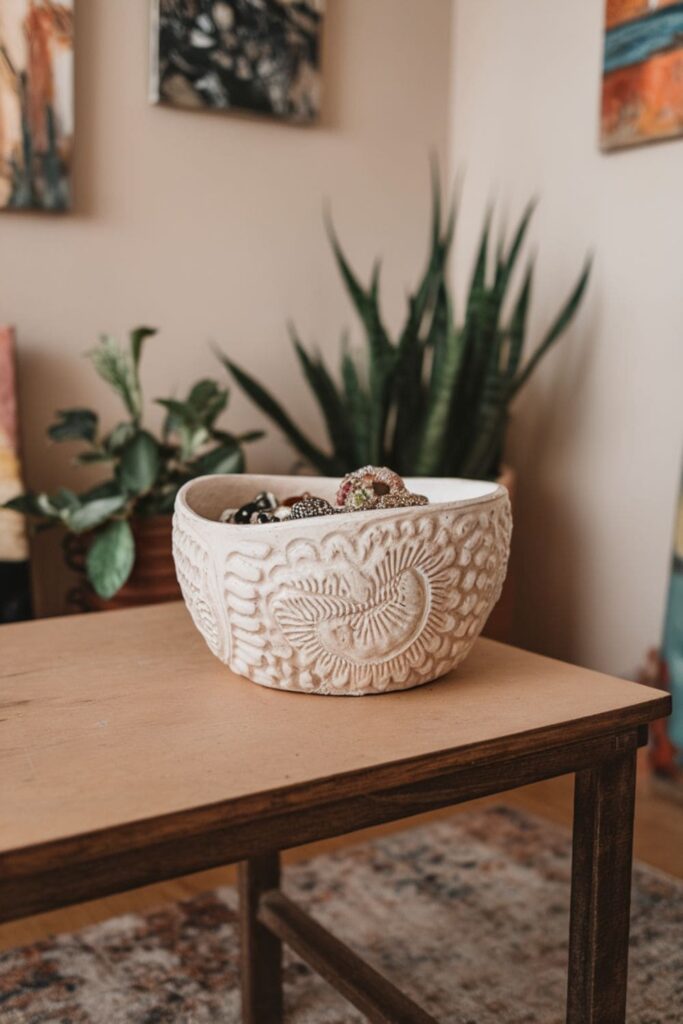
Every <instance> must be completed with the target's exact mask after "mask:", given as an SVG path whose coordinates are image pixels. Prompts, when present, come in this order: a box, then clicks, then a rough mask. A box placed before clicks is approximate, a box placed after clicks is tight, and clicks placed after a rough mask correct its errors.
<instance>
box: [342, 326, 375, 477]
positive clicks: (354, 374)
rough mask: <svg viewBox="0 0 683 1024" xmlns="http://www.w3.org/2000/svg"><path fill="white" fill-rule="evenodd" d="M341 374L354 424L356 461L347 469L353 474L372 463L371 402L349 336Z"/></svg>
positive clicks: (344, 339)
mask: <svg viewBox="0 0 683 1024" xmlns="http://www.w3.org/2000/svg"><path fill="white" fill-rule="evenodd" d="M341 374H342V380H343V382H344V396H345V399H346V403H347V405H348V408H349V415H350V417H351V422H352V424H353V440H354V459H353V463H352V464H351V465H350V466H347V467H346V471H347V472H351V471H352V470H353V469H356V468H357V467H358V466H364V465H367V464H368V463H369V461H370V402H369V400H368V396H367V394H366V393H365V391H364V390H363V387H362V385H361V382H360V378H359V376H358V369H357V367H356V363H355V360H354V358H353V356H352V354H351V352H350V349H349V339H348V335H344V337H343V338H342V355H341Z"/></svg>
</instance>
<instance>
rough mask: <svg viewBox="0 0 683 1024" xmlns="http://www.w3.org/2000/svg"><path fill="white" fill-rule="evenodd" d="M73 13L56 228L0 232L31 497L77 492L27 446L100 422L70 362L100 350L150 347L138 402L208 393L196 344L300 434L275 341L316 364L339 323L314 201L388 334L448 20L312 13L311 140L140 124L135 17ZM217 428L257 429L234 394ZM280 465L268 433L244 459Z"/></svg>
mask: <svg viewBox="0 0 683 1024" xmlns="http://www.w3.org/2000/svg"><path fill="white" fill-rule="evenodd" d="M76 6H77V53H76V65H77V67H76V74H77V127H76V139H77V156H76V166H75V174H74V187H75V190H76V210H75V212H74V214H73V215H70V216H66V217H55V218H52V219H51V218H50V217H46V216H26V215H24V216H22V215H4V216H3V218H2V221H1V223H0V229H1V231H2V245H1V246H0V309H1V310H2V320H4V321H6V322H9V323H14V324H16V326H17V329H18V337H19V345H20V374H21V384H22V390H21V399H22V410H21V411H22V418H23V439H24V452H25V464H26V473H27V478H28V481H29V483H30V484H31V485H32V486H33V487H40V488H43V487H45V488H50V487H54V486H56V485H58V484H60V483H64V482H69V483H71V484H72V485H75V484H77V482H78V479H79V477H78V476H76V475H75V471H74V470H70V469H69V468H68V467H67V465H66V463H67V457H66V451H65V450H64V449H63V448H59V449H54V448H48V446H47V445H46V443H45V440H44V431H45V427H46V425H47V424H48V422H49V421H50V419H51V415H52V411H53V410H54V409H55V408H59V407H64V406H69V405H72V404H87V403H88V402H93V403H94V404H95V405H96V406H98V407H100V408H103V409H105V410H107V411H108V412H109V413H111V414H112V415H113V414H114V413H115V411H116V406H115V403H114V402H113V401H112V400H110V399H109V396H108V393H107V390H106V388H105V386H104V385H102V384H100V383H99V382H96V381H94V379H93V374H92V372H91V370H90V368H89V366H88V364H87V363H85V361H84V360H83V359H82V358H81V353H83V352H84V351H85V350H86V349H87V348H88V347H89V346H91V345H92V343H93V341H94V339H95V338H96V336H97V334H98V333H99V332H100V331H103V330H107V331H112V332H117V333H121V332H123V331H125V330H126V329H127V328H128V327H130V326H131V325H134V324H139V323H149V324H153V325H156V326H158V327H160V328H162V329H163V334H162V336H161V337H160V338H159V339H156V340H154V341H153V342H151V343H150V344H149V348H148V350H147V355H146V358H145V364H144V376H145V380H146V384H147V394H148V397H149V398H150V399H151V398H153V397H154V396H156V395H163V394H166V393H169V392H171V391H173V390H174V389H176V388H177V389H178V390H179V391H183V390H185V389H186V388H187V386H188V385H189V383H190V382H191V381H192V380H193V379H196V378H197V377H198V376H199V375H205V374H217V373H220V371H219V367H218V365H217V363H216V361H215V360H214V358H213V356H212V355H211V353H210V351H209V347H208V344H209V342H210V341H215V342H217V343H219V344H220V345H222V346H223V347H224V348H225V349H226V351H229V352H230V353H231V354H232V355H233V357H234V358H235V359H237V360H238V361H241V362H243V363H244V364H245V365H247V366H248V367H249V368H250V369H251V370H252V371H254V372H255V373H256V374H257V375H259V376H261V377H263V378H264V380H268V381H270V382H271V383H272V385H273V386H274V387H276V388H277V391H278V392H279V393H280V394H281V395H283V397H284V398H285V400H287V401H288V402H289V404H290V405H291V406H293V407H294V409H295V410H296V411H297V413H299V414H300V417H301V420H302V422H303V423H304V424H305V425H310V426H313V425H315V424H317V423H318V420H317V419H316V417H315V414H314V409H313V406H312V404H311V402H310V401H309V399H308V397H307V395H306V394H305V392H304V389H303V386H302V385H301V383H300V380H299V375H298V373H297V370H296V367H295V363H294V357H293V355H292V354H291V352H290V348H289V343H288V341H287V339H286V331H285V324H286V320H287V318H288V317H290V316H293V317H295V318H296V322H297V324H298V325H299V327H300V329H301V331H302V333H303V335H304V337H305V338H306V339H312V338H317V339H318V340H319V342H320V345H321V347H322V348H323V349H324V350H326V351H328V352H333V351H336V347H337V343H338V339H339V336H340V333H341V330H342V328H343V327H344V325H345V324H349V325H350V324H351V323H352V316H351V312H350V309H349V306H348V303H347V300H346V299H345V297H344V295H343V292H342V289H341V286H340V284H339V281H338V277H337V274H336V271H335V269H334V267H333V264H332V260H331V258H330V255H329V250H328V245H327V242H326V239H325V236H324V232H323V228H322V221H321V211H322V204H323V198H324V197H326V196H328V197H330V198H331V199H332V200H333V206H334V211H335V216H336V220H337V223H338V228H339V232H340V234H341V236H342V239H346V240H347V242H348V247H349V249H350V250H351V252H352V255H353V258H354V262H355V264H356V265H357V266H359V267H361V268H363V270H366V269H369V266H370V260H371V257H372V256H374V255H375V254H377V253H379V252H381V253H383V254H384V257H385V259H384V272H385V277H386V284H387V288H386V293H387V304H388V311H389V315H390V317H395V315H396V314H397V312H398V310H399V308H400V307H401V305H402V301H403V296H404V294H405V287H406V285H407V284H409V283H410V282H411V281H412V279H413V278H414V277H415V275H416V273H417V270H418V269H419V267H420V265H421V263H422V260H423V255H424V252H425V248H426V238H427V230H426V228H427V221H426V218H427V210H428V153H429V150H430V148H431V147H434V148H435V149H436V150H437V152H439V153H440V154H442V155H443V154H444V153H445V148H446V131H447V120H448V118H447V110H448V91H449V77H448V69H449V58H450V20H451V4H450V0H372V2H369V0H329V4H328V10H329V15H328V21H327V31H326V38H325V53H324V87H325V99H324V117H323V123H322V125H321V126H320V127H316V128H311V129H296V128H291V127H286V126H281V125H277V124H273V123H269V122H261V121H254V120H246V119H238V118H231V117H229V116H224V115H212V114H203V113H187V112H181V111H177V110H168V109H161V108H157V107H152V106H150V105H149V104H148V102H147V99H146V96H147V75H148V58H147V50H148V17H147V10H148V7H149V3H148V0H115V2H113V0H83V2H80V3H78V4H77V5H76ZM354 326H355V325H354ZM229 423H230V426H232V427H234V428H238V427H239V428H241V429H244V428H248V427H254V426H257V425H261V421H260V418H259V416H258V415H257V413H256V412H255V411H254V410H253V409H252V408H251V407H249V406H248V403H247V402H246V400H244V399H243V398H242V397H241V396H240V395H238V394H237V393H236V392H235V391H233V401H232V404H231V412H230V417H229ZM290 461H291V452H290V450H289V449H287V448H286V447H285V445H284V444H283V443H282V442H281V441H280V439H279V437H278V436H277V435H276V434H274V433H273V434H272V436H271V437H270V439H269V440H268V442H267V443H263V442H262V443H261V444H260V445H259V446H257V447H255V448H253V449H252V456H251V459H250V463H251V466H252V467H253V468H255V469H258V468H265V467H273V468H284V467H286V466H288V464H289V463H290Z"/></svg>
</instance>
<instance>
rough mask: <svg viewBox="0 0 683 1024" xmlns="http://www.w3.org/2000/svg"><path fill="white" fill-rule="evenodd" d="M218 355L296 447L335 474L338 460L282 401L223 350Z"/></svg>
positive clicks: (321, 467) (322, 470)
mask: <svg viewBox="0 0 683 1024" xmlns="http://www.w3.org/2000/svg"><path fill="white" fill-rule="evenodd" d="M216 355H217V356H218V358H219V359H220V361H221V362H222V363H223V365H224V366H225V368H226V369H227V370H228V372H229V373H230V374H231V375H232V377H233V378H234V380H235V381H236V382H237V383H238V384H239V386H240V387H241V388H242V390H243V391H244V392H245V394H246V395H248V396H249V398H251V400H252V402H254V403H255V404H256V405H257V406H258V407H259V409H261V411H262V412H264V413H265V414H266V416H268V417H269V418H270V419H271V420H273V422H274V423H275V424H277V426H278V427H279V428H280V430H281V431H282V432H283V434H284V435H285V436H286V437H287V438H288V440H289V441H290V442H291V444H292V445H293V446H294V448H296V449H297V451H299V452H300V453H301V454H302V455H303V457H304V458H305V459H307V460H308V462H310V463H311V464H312V465H313V466H315V467H316V469H319V470H320V472H321V473H323V474H324V475H325V476H334V475H335V473H336V472H337V468H336V461H335V460H334V459H333V458H330V456H329V455H326V454H325V452H324V451H322V449H320V448H318V447H317V445H315V444H313V442H312V441H309V439H308V438H307V437H306V435H305V434H303V433H302V432H301V431H300V430H299V428H298V427H297V426H296V424H295V423H293V422H292V420H291V419H290V418H289V416H288V415H287V413H286V412H285V410H284V409H283V408H282V406H281V405H280V403H279V402H278V401H277V400H276V399H275V398H273V396H272V395H271V394H270V392H268V391H266V389H265V388H264V387H262V386H261V385H260V384H259V383H258V382H257V381H255V380H254V378H253V377H250V376H249V374H248V373H246V372H245V371H244V370H242V369H240V367H239V366H237V364H236V363H233V361H232V360H231V359H228V357H227V356H226V355H224V354H223V353H222V352H220V351H217V352H216Z"/></svg>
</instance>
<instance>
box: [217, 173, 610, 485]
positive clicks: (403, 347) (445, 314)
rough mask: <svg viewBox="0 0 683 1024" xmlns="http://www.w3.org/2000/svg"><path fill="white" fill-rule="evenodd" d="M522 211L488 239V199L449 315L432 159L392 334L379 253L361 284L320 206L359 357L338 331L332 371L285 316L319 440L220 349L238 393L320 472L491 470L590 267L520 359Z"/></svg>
mask: <svg viewBox="0 0 683 1024" xmlns="http://www.w3.org/2000/svg"><path fill="white" fill-rule="evenodd" d="M533 211H534V203H530V204H529V205H528V206H527V208H526V209H525V211H524V213H523V215H522V217H521V219H520V221H519V224H518V225H517V228H516V230H515V232H514V234H513V236H512V238H511V240H510V241H509V243H508V244H507V245H506V244H505V240H504V238H503V237H498V238H497V239H496V240H494V238H493V229H492V216H491V211H489V213H488V214H487V216H486V219H485V222H484V226H483V229H482V231H481V236H480V240H479V246H478V251H477V255H476V260H475V265H474V270H473V273H472V277H471V280H470V284H469V290H468V293H467V298H466V303H465V308H464V315H463V318H462V322H461V323H460V324H458V323H456V318H455V314H454V302H453V296H452V291H451V287H450V284H449V277H448V257H449V253H450V250H451V247H452V242H453V235H454V227H455V220H456V203H455V201H454V202H453V203H451V205H450V209H449V210H448V211H447V212H446V213H445V215H444V213H443V212H442V200H441V189H440V184H439V179H438V175H437V173H436V170H434V171H433V175H432V215H431V232H430V246H429V255H428V260H427V266H426V268H425V271H424V273H423V275H422V278H421V280H420V282H419V284H418V287H417V288H416V290H415V291H414V292H413V294H412V295H410V296H409V298H408V309H407V314H406V318H405V322H404V325H403V328H402V330H401V331H400V333H399V335H398V337H397V338H396V339H395V340H392V338H390V336H389V333H388V330H387V328H386V326H385V324H384V320H383V317H382V312H381V306H380V296H379V291H380V263H379V261H378V262H376V263H375V265H374V267H373V270H372V273H371V276H370V282H369V284H368V285H364V284H362V283H361V281H360V280H359V278H358V276H357V275H356V274H355V273H354V271H353V270H352V268H351V266H350V264H349V262H348V260H347V258H346V256H345V254H344V252H343V250H342V248H341V245H340V243H339V240H338V238H337V235H336V233H335V230H334V227H333V225H332V222H331V219H330V218H329V217H328V218H327V230H328V234H329V238H330V242H331V245H332V250H333V253H334V257H335V260H336V263H337V266H338V268H339V271H340V273H341V276H342V279H343V282H344V285H345V286H346V289H347V291H348V294H349V296H350V298H351V301H352V303H353V307H354V309H355V311H356V313H357V315H358V317H359V319H360V321H361V324H362V326H363V329H364V333H365V349H364V352H363V353H362V354H361V357H360V358H358V357H357V356H356V355H354V353H353V352H352V351H351V349H350V346H349V342H348V337H347V336H345V337H343V339H342V346H341V363H340V374H339V376H340V379H341V382H340V383H338V382H337V381H336V380H335V379H334V378H333V376H332V374H331V373H330V371H329V370H328V368H327V366H326V365H325V362H324V360H323V357H322V356H321V355H320V354H317V353H315V354H311V353H310V352H309V351H307V350H306V348H305V347H304V345H303V344H302V342H301V340H300V338H299V336H298V334H297V332H296V330H295V328H294V327H292V326H290V335H291V340H292V343H293V345H294V349H295V352H296V355H297V358H298V360H299V363H300V365H301V369H302V371H303V374H304V377H305V379H306V381H307V383H308V385H309V386H310V388H311V390H312V391H313V394H314V395H315V398H316V400H317V402H318V404H319V406H320V410H321V413H322V416H323V419H324V422H325V426H326V431H327V434H328V438H329V445H330V449H331V450H330V451H325V450H323V449H322V448H321V447H319V445H317V444H316V443H314V442H313V441H312V440H310V439H309V438H308V437H306V436H305V434H303V433H302V431H301V430H300V429H299V428H298V427H297V425H296V424H295V423H294V421H293V420H292V419H291V418H290V416H289V415H288V413H287V412H286V411H285V409H284V408H283V406H282V405H281V404H280V403H279V402H278V401H277V400H276V399H275V398H274V397H273V396H272V394H271V393H270V392H269V391H267V390H266V388H264V387H263V386H262V385H261V384H259V383H258V382H257V381H256V380H255V379H254V378H253V377H252V376H250V375H249V374H248V373H246V372H245V370H244V369H242V368H241V367H239V366H237V365H236V364H235V363H234V362H233V361H232V360H230V359H228V358H227V357H225V356H222V355H221V356H220V358H221V359H222V361H223V363H224V364H225V366H226V367H227V368H228V370H229V371H230V373H231V374H232V376H233V377H234V379H235V380H236V381H237V383H238V384H239V385H240V387H241V388H242V389H243V390H244V391H245V392H246V394H247V395H248V396H249V397H250V398H251V399H252V400H253V401H254V402H255V403H256V405H257V406H259V408H260V409H262V410H263V412H265V413H266V415H267V416H269V417H270V419H272V420H273V422H274V423H276V424H277V426H278V427H279V428H280V429H281V430H282V431H283V432H284V434H285V435H286V436H287V437H288V438H289V440H290V442H291V443H292V444H293V446H294V447H295V448H296V449H297V450H298V451H299V452H300V453H301V455H302V456H303V457H304V459H305V460H306V461H307V462H309V463H310V464H312V465H313V466H314V467H315V468H316V469H318V470H319V471H320V472H322V473H325V474H328V475H339V474H342V473H346V472H348V471H350V470H353V469H355V468H356V467H358V466H361V465H364V464H366V463H371V464H376V465H377V464H386V465H389V466H391V467H392V468H393V469H395V470H397V471H398V472H399V473H403V474H406V475H413V476H464V477H475V478H482V479H484V478H493V477H495V476H496V475H497V474H498V472H499V469H500V462H501V458H502V452H503V443H504V439H505V431H506V427H507V423H508V417H509V410H510V405H511V403H512V401H513V399H514V398H515V396H516V395H517V394H518V393H519V391H520V389H521V388H522V387H523V386H524V384H526V382H527V381H528V379H529V377H530V376H531V374H532V373H533V372H534V370H535V369H536V367H537V366H538V364H539V362H540V360H541V359H542V358H543V356H544V355H545V354H546V353H547V352H548V351H549V350H550V349H551V348H552V346H553V345H554V344H555V343H556V342H557V341H558V339H559V338H560V337H561V336H562V334H563V333H564V331H565V330H566V328H567V327H568V325H569V323H570V322H571V320H572V318H573V316H574V314H575V313H576V311H577V309H578V307H579V304H580V302H581V299H582V297H583V294H584V291H585V289H586V285H587V283H588V278H589V274H590V259H589V260H587V261H586V264H585V266H584V268H583V270H582V272H581V274H580V276H579V279H578V281H577V283H576V284H575V286H574V288H573V289H572V291H571V293H570V295H569V297H568V298H567V300H566V302H565V303H564V305H563V306H562V308H561V310H560V312H559V313H558V315H557V317H556V318H555V320H554V321H553V322H552V324H551V325H550V327H549V328H548V330H547V331H546V333H545V335H544V336H543V337H542V339H541V340H540V342H539V343H538V344H537V346H536V348H535V349H534V351H533V352H532V354H531V355H530V356H529V358H528V359H527V360H526V361H524V359H523V356H524V348H525V339H526V335H527V322H528V313H529V305H530V300H531V290H532V279H533V270H534V261H533V258H530V259H529V260H528V261H527V264H526V267H525V268H524V270H523V272H522V273H521V277H520V280H519V282H518V283H516V282H517V275H516V274H515V271H516V269H517V267H518V264H519V261H520V258H521V254H522V251H523V243H524V240H525V237H526V234H527V229H528V227H529V222H530V220H531V217H532V215H533ZM515 283H516V287H515V290H514V293H513V291H512V286H513V284H515ZM219 355H220V354H219Z"/></svg>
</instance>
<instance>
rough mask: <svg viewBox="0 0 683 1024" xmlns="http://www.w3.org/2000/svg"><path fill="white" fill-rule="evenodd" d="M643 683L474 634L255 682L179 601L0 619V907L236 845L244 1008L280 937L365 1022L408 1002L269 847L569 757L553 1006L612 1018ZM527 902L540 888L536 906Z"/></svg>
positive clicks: (71, 893) (15, 908)
mask: <svg viewBox="0 0 683 1024" xmlns="http://www.w3.org/2000/svg"><path fill="white" fill-rule="evenodd" d="M669 709H670V701H669V697H668V696H667V695H666V694H665V693H662V692H660V691H657V690H652V689H648V688H646V687H643V686H638V685H636V684H633V683H626V682H623V681H621V680H618V679H611V678H608V677H606V676H603V675H599V674H597V673H595V672H589V671H585V670H583V669H579V668H573V667H570V666H568V665H564V664H561V663H560V662H556V661H551V660H549V659H547V658H541V657H538V656H536V655H532V654H527V653H525V652H523V651H520V650H516V649H514V648H510V647H505V646H503V645H501V644H497V643H493V642H492V641H486V640H481V641H479V642H478V644H477V645H476V647H475V649H474V652H473V653H472V654H471V656H470V658H469V659H468V660H467V662H466V663H465V664H464V665H463V666H461V668H460V669H459V670H458V671H456V672H454V673H452V674H451V675H449V676H447V677H445V678H444V679H443V680H441V681H439V682H437V683H432V684H430V685H428V686H424V687H421V688H419V689H416V690H410V691H406V692H403V693H396V694H386V695H384V696H376V697H361V698H334V697H317V696H305V695H302V694H289V693H284V692H279V691H270V690H266V689H262V688H261V687H259V686H255V685H254V684H252V683H249V682H247V681H246V680H244V679H241V678H240V677H238V676H235V675H232V674H231V673H230V672H229V670H228V669H226V668H225V667H224V666H223V665H221V664H220V663H219V662H218V661H216V660H215V659H214V658H213V657H212V656H211V655H210V654H209V652H208V651H207V650H206V649H205V647H204V644H203V642H202V640H201V639H200V637H199V635H198V634H197V633H196V632H195V630H194V627H193V626H192V624H191V622H190V620H189V617H188V615H187V613H186V611H185V608H184V607H183V606H182V605H162V606H157V607H154V608H147V609H144V610H132V611H124V612H107V613H101V614H98V615H90V616H74V617H70V618H65V619H50V620H45V621H42V622H38V623H26V624H21V625H16V626H4V627H2V628H1V629H0V920H2V921H7V920H11V919H13V918H17V917H21V916H24V915H27V914H35V913H39V912H41V911H45V910H50V909H53V908H56V907H59V906H64V905H66V904H69V903H73V902H78V901H81V900H87V899H92V898H95V897H99V896H103V895H106V894H108V893H113V892H118V891H121V890H124V889H129V888H133V887H135V886H140V885H146V884H148V883H151V882H157V881H160V880H162V879H165V878H170V877H173V876H176V875H180V874H186V873H189V872H193V871H200V870H203V869H205V868H210V867H215V866H217V865H220V864H226V863H229V862H235V861H240V862H242V863H241V865H240V887H241V907H242V909H241V916H242V939H243V957H242V964H243V980H242V986H243V1007H244V1021H245V1022H246V1024H275V1022H277V1021H279V1020H280V1019H281V973H280V962H281V950H282V942H283V941H284V942H287V943H289V944H290V945H291V946H292V947H293V948H294V950H295V951H296V952H297V953H298V954H299V955H301V956H302V957H303V958H304V959H306V960H307V961H308V962H309V963H310V964H312V966H313V967H314V968H316V969H317V970H318V971H319V972H320V973H321V974H322V975H323V976H324V977H325V978H327V980H328V981H330V982H331V983H332V984H333V985H335V986H336V987H337V988H338V989H339V990H340V991H341V992H342V993H343V994H344V995H345V996H346V997H347V998H348V999H349V1000H350V1001H351V1002H353V1003H354V1004H355V1005H356V1006H357V1007H359V1008H360V1010H361V1011H362V1012H363V1013H365V1014H366V1016H367V1017H368V1018H369V1019H370V1020H372V1021H383V1022H391V1024H397V1022H422V1024H426V1022H428V1021H431V1020H432V1018H431V1017H429V1015H428V1014H426V1013H425V1012H424V1011H422V1010H420V1009H419V1007H417V1006H415V1004H413V1003H412V1002H411V1001H410V1000H408V999H407V998H406V997H404V996H403V995H402V994H401V993H400V992H399V991H398V990H397V989H396V988H394V986H393V985H391V984H390V983H389V982H388V981H386V980H385V979H384V978H382V977H381V976H380V975H379V974H377V973H376V972H375V971H374V970H372V969H371V968H370V967H369V966H368V965H366V964H365V963H363V961H361V960H359V958H358V957H356V956H355V954H353V953H352V952H351V950H350V949H348V947H346V946H343V945H342V944H341V943H340V942H338V941H337V940H336V939H334V938H333V937H332V936H331V935H329V933H327V932H325V931H324V930H323V929H322V928H321V927H320V926H319V925H318V924H316V923H315V922H314V921H313V919H312V918H310V917H309V916H308V915H306V914H305V913H304V912H303V911H302V910H300V909H299V908H298V907H297V906H296V905H294V904H293V903H292V902H291V901H290V900H289V899H287V897H285V896H284V895H283V893H282V892H281V891H280V888H279V851H280V850H282V849H285V848H288V847H291V846H298V845H300V844H302V843H306V842H310V841H312V840H317V839H323V838H326V837H329V836H334V835H340V834H342V833H345V832H350V831H353V830H354V829H358V828H363V827H365V826H369V825H376V824H379V823H381V822H386V821H391V820H395V819H398V818H404V817H408V816H409V815H413V814H417V813H419V812H422V811H425V810H429V809H431V808H438V807H444V806H447V805H450V804H456V803H459V802H461V801H464V800H470V799H473V798H475V797H480V796H485V795H487V794H491V793H496V792H499V791H502V790H506V789H511V788H513V787H515V786H521V785H524V784H526V783H530V782H535V781H537V780H539V779H544V778H549V777H551V776H555V775H561V774H564V773H567V772H576V789H575V814H574V856H573V870H572V913H571V926H570V956H569V985H568V993H569V995H568V1010H567V1020H568V1021H570V1022H571V1024H579V1022H582V1024H586V1022H590V1024H616V1022H621V1021H623V1019H624V1008H625V998H626V994H625V993H626V968H627V945H628V925H629V888H630V877H631V846H632V827H633V805H634V781H635V763H636V762H635V756H636V748H637V747H638V746H639V745H641V744H643V743H644V742H645V740H646V731H647V730H646V725H647V723H648V722H649V721H652V720H653V719H655V718H660V717H662V716H663V715H666V714H668V712H669ZM538 912H539V914H542V913H543V908H542V907H539V908H538Z"/></svg>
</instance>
